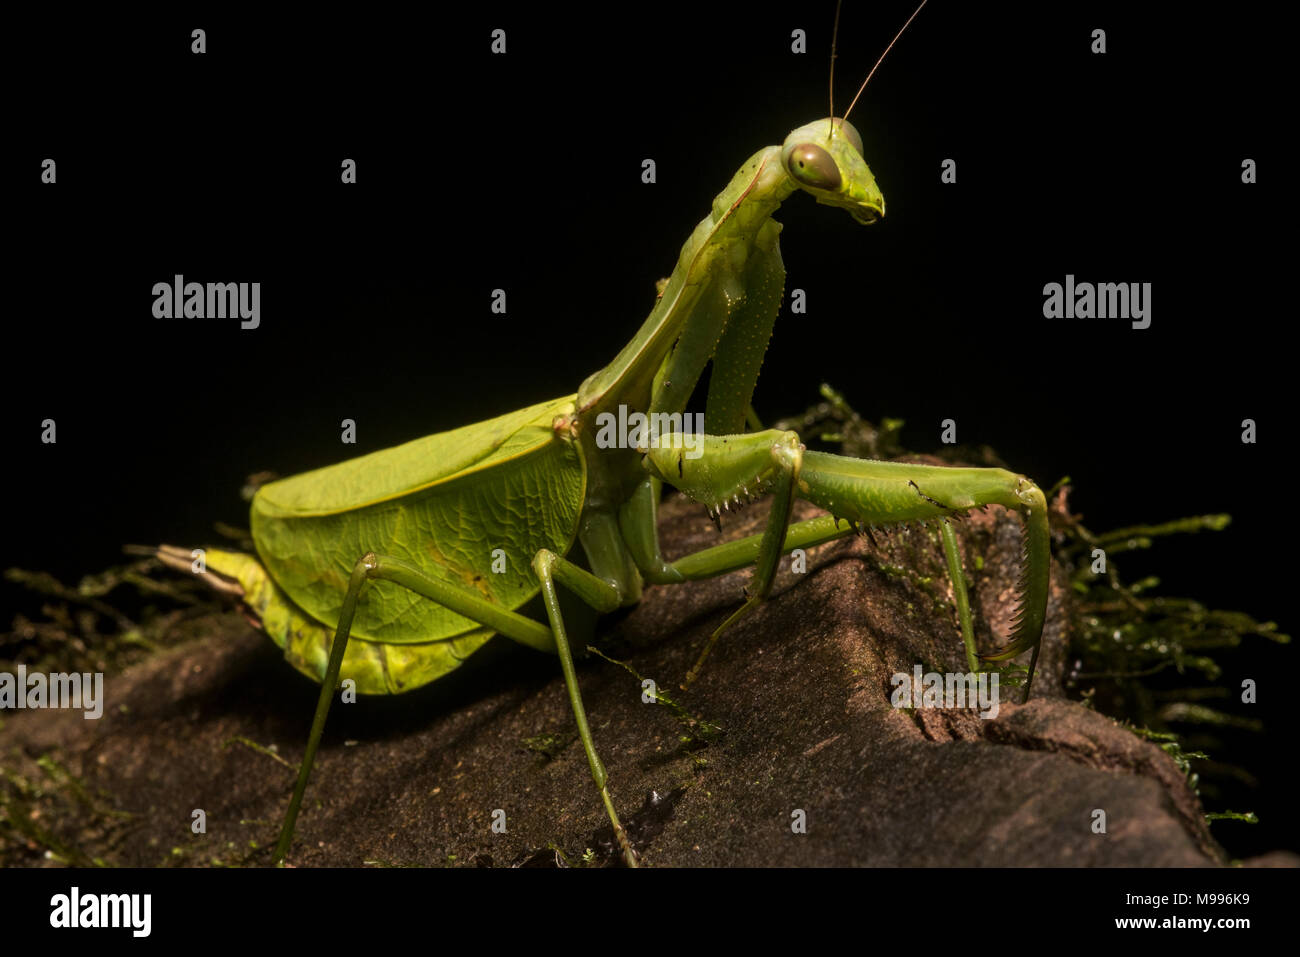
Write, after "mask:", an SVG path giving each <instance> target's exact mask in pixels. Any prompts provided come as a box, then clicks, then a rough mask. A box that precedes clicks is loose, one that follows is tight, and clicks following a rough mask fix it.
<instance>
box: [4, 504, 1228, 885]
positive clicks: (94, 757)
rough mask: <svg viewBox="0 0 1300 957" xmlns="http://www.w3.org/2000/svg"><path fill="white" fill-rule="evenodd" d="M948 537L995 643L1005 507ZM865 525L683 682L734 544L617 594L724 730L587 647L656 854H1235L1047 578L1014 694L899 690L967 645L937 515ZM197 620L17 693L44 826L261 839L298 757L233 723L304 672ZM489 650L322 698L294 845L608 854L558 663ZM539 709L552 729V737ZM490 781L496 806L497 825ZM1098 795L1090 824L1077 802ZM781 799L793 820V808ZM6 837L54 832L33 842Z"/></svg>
mask: <svg viewBox="0 0 1300 957" xmlns="http://www.w3.org/2000/svg"><path fill="white" fill-rule="evenodd" d="M802 514H803V515H804V516H806V515H809V514H812V512H811V510H805V511H804V512H803V513H802ZM763 515H764V510H763V508H762V507H759V506H755V507H754V508H753V509H751V510H747V511H745V512H743V513H741V514H740V515H739V516H738V517H735V518H732V519H731V521H730V523H729V524H728V525H727V526H726V528H725V532H726V536H727V537H731V536H733V535H738V534H740V533H742V532H753V531H758V530H760V529H761V522H762V518H763ZM661 525H662V528H663V535H664V539H665V548H666V551H667V553H668V554H670V555H680V554H683V553H684V552H686V551H690V550H694V549H698V548H702V547H707V546H709V545H712V544H715V543H717V541H718V534H717V532H716V531H715V530H714V528H713V526H712V524H711V523H710V522H709V521H708V520H707V519H706V517H705V515H704V512H703V509H702V507H700V506H698V505H693V504H691V503H689V502H686V501H685V500H681V499H672V500H670V501H669V502H667V503H666V504H665V506H664V508H663V511H662V515H661ZM961 540H962V546H963V550H964V552H965V554H966V556H967V568H968V571H969V573H970V574H971V577H972V578H973V579H974V580H975V588H974V591H973V594H972V601H973V603H974V606H975V611H976V614H977V628H978V631H979V632H980V637H981V647H984V648H990V649H991V648H993V647H995V646H996V644H997V641H998V638H997V637H996V636H999V635H1005V634H1006V633H1007V630H1008V624H1007V618H1008V616H1009V614H1010V612H1011V607H1010V605H1011V598H1012V588H1011V583H1012V582H1014V580H1015V578H1016V576H1017V573H1018V550H1019V540H1020V533H1019V520H1018V519H1017V518H1016V517H1015V516H1013V515H1010V514H1008V513H1005V512H1003V511H1001V510H997V509H990V510H989V511H988V512H986V513H981V514H979V515H977V516H975V517H973V518H972V519H971V520H969V521H968V522H966V523H963V525H962V527H961ZM878 541H879V545H878V546H872V545H871V544H870V543H868V542H865V541H861V540H856V539H850V540H844V541H841V542H837V543H833V544H830V545H828V546H824V547H823V548H821V549H820V550H816V551H814V552H813V553H811V554H810V555H809V556H808V571H807V573H806V574H804V575H795V574H792V572H791V571H790V568H789V564H788V563H786V564H785V565H783V570H782V572H781V574H780V576H779V578H778V581H777V587H776V589H775V593H774V595H773V599H772V600H771V601H770V602H769V603H768V604H767V605H766V606H764V607H763V608H762V609H760V610H759V611H758V612H756V613H755V614H753V615H752V616H751V617H750V618H748V619H747V620H745V621H744V622H742V623H741V624H740V625H738V626H737V627H736V628H734V629H733V630H732V631H731V632H730V633H728V634H727V635H725V636H724V638H723V639H722V641H721V642H720V643H719V645H718V646H717V648H716V649H715V651H714V652H713V654H712V656H711V657H710V659H709V663H708V666H707V667H706V669H705V671H704V673H703V675H702V677H701V678H700V680H699V681H698V682H697V683H696V684H695V685H694V686H693V688H692V689H691V691H690V692H689V693H688V692H681V691H679V690H678V687H677V686H678V683H679V682H680V680H681V679H682V677H683V676H684V675H685V673H686V671H687V669H688V668H689V667H690V665H691V663H692V662H693V661H694V658H695V655H696V654H698V651H699V649H700V647H701V645H702V643H703V641H704V640H705V639H706V638H707V636H708V634H709V632H710V631H711V630H712V629H713V628H714V627H716V626H717V624H719V623H720V622H721V621H722V620H723V618H724V617H725V616H726V615H727V614H729V613H730V611H731V610H733V609H734V608H735V607H736V606H737V604H738V601H739V600H740V597H741V589H742V587H743V585H744V583H745V582H746V580H747V578H748V575H749V572H748V571H744V572H739V573H736V574H732V575H729V576H726V577H724V578H721V579H718V580H716V581H712V582H701V583H695V584H692V585H688V586H679V587H672V588H651V589H648V590H647V593H646V596H645V600H644V601H643V602H642V603H641V604H640V605H639V606H637V607H636V608H634V609H632V610H631V611H630V612H626V613H624V614H623V615H622V616H621V617H618V616H616V617H614V618H612V619H606V621H605V622H604V625H603V639H602V647H603V648H604V650H605V651H606V653H607V654H609V655H610V656H611V657H613V658H616V659H619V660H622V661H624V662H626V663H627V664H628V665H630V666H631V667H632V668H634V669H635V670H636V671H637V672H639V673H640V674H641V675H644V676H646V677H648V678H653V679H655V680H656V681H658V682H659V683H660V684H661V685H662V687H663V688H664V689H665V690H666V691H668V693H669V694H670V695H673V696H674V697H675V699H676V700H678V701H679V702H680V703H681V704H682V705H683V706H684V707H685V708H686V709H688V710H689V711H690V712H691V713H693V714H695V715H698V716H700V717H702V718H703V719H705V720H707V721H709V722H712V723H713V724H716V725H718V726H720V727H721V728H722V729H723V733H722V734H721V735H720V736H717V737H715V738H713V739H711V740H708V741H703V740H700V738H701V736H700V735H698V734H697V735H695V736H694V737H693V736H692V734H691V732H690V730H689V729H688V726H687V725H686V724H685V723H684V722H683V721H682V720H681V719H679V717H678V716H676V715H675V713H674V710H673V709H672V708H670V707H667V706H664V705H655V704H644V703H642V699H641V692H642V689H641V684H640V681H638V680H637V678H636V677H635V676H634V675H632V674H630V673H629V672H628V671H626V670H624V669H623V668H620V667H618V666H617V665H615V664H613V663H610V662H609V661H605V660H602V659H600V658H597V657H594V656H592V657H589V658H588V659H586V661H585V662H583V663H582V664H581V665H580V667H579V673H580V678H581V681H582V687H583V693H584V696H585V698H586V703H587V709H588V713H589V715H590V716H591V720H592V727H593V732H594V734H595V736H596V743H597V747H598V748H599V749H600V751H601V754H602V757H603V758H604V761H605V763H606V765H607V767H608V769H609V773H610V782H611V787H612V790H613V793H614V797H615V801H616V803H617V805H618V806H619V808H620V809H621V812H622V814H623V815H624V821H625V822H626V823H627V824H628V826H629V831H630V832H631V833H632V835H633V837H634V840H635V841H636V843H637V845H638V848H639V850H640V852H641V853H642V855H643V857H644V860H645V862H646V863H647V864H651V865H656V866H674V865H728V866H729V865H751V866H754V865H758V866H761V865H940V866H942V865H962V864H973V865H1152V866H1170V865H1175V866H1177V865H1193V866H1195V865H1206V864H1215V863H1222V861H1223V855H1222V852H1221V850H1220V849H1219V848H1218V846H1217V845H1216V844H1215V843H1214V841H1213V840H1212V838H1211V837H1210V836H1209V833H1208V831H1207V829H1206V827H1205V825H1204V823H1203V821H1202V817H1201V813H1202V811H1201V807H1200V804H1199V802H1198V801H1197V799H1196V798H1195V796H1194V795H1193V794H1192V792H1191V791H1190V790H1189V788H1188V787H1187V785H1186V783H1185V780H1184V778H1183V775H1182V774H1181V773H1180V772H1179V770H1178V768H1177V767H1176V766H1175V765H1174V764H1173V762H1172V761H1171V760H1170V759H1169V758H1168V757H1167V756H1166V755H1165V754H1164V753H1163V752H1162V751H1160V750H1159V749H1158V748H1157V747H1155V746H1154V745H1151V744H1149V743H1147V742H1145V741H1143V740H1140V739H1139V738H1137V737H1135V736H1134V735H1132V734H1130V733H1129V732H1127V731H1125V730H1124V729H1123V728H1121V727H1119V726H1118V725H1116V724H1115V723H1114V722H1112V721H1110V720H1109V719H1107V718H1105V717H1102V716H1100V715H1097V714H1095V713H1093V712H1091V711H1089V710H1087V709H1085V708H1083V707H1082V706H1080V705H1077V704H1075V703H1072V702H1069V701H1066V700H1064V699H1062V698H1060V697H1059V692H1058V690H1057V689H1058V686H1059V678H1060V674H1061V669H1062V659H1063V655H1064V648H1065V641H1066V635H1065V633H1064V627H1065V625H1064V622H1065V620H1066V619H1065V614H1064V607H1063V604H1062V602H1063V600H1064V593H1063V591H1062V589H1061V585H1060V576H1057V580H1056V581H1055V582H1054V585H1053V588H1054V591H1053V599H1052V603H1051V607H1050V609H1049V613H1050V617H1049V621H1048V627H1047V632H1046V635H1045V638H1044V642H1045V644H1044V651H1043V654H1042V657H1041V659H1040V663H1039V665H1040V667H1039V676H1038V678H1037V679H1036V681H1035V698H1034V700H1033V701H1032V702H1031V703H1030V704H1028V705H1026V706H1020V705H1016V704H1013V703H1011V701H1012V699H1013V698H1015V699H1018V698H1019V692H1018V691H1017V692H1014V693H1013V692H1011V690H1010V689H1003V694H1002V703H1001V706H1000V711H999V713H998V715H997V717H996V718H994V719H992V720H982V719H980V718H979V717H977V716H976V714H975V713H974V712H971V711H957V710H946V711H945V710H933V709H931V710H926V709H921V710H917V711H907V710H896V709H895V708H893V707H892V706H891V704H890V692H891V683H890V677H891V675H893V674H894V673H895V672H909V673H910V672H911V671H912V669H913V666H914V665H916V664H920V665H922V666H923V668H924V670H926V671H931V670H935V671H941V672H947V671H962V670H965V669H964V666H963V662H964V655H963V652H962V647H961V642H960V639H959V635H958V631H957V625H956V616H955V613H954V612H953V610H952V606H951V603H950V600H949V588H948V583H947V579H946V575H945V573H944V566H943V563H942V558H941V552H940V550H939V549H938V547H937V536H934V535H932V534H931V533H927V532H925V531H923V530H915V531H912V532H910V533H906V534H903V533H899V534H896V535H894V536H890V537H889V538H879V539H878ZM975 555H980V556H982V557H983V561H984V567H983V568H982V569H981V570H979V571H975V570H974V562H973V560H972V559H973V556H975ZM796 585H797V586H798V587H794V586H796ZM203 629H204V631H205V632H206V634H205V636H204V639H203V640H202V641H199V642H195V643H191V644H188V645H185V646H182V647H181V648H179V649H177V650H175V651H173V652H171V653H168V654H165V655H162V656H159V657H157V658H154V659H153V660H151V661H149V662H147V663H146V664H144V665H141V666H138V667H136V668H134V669H132V670H130V671H128V672H127V673H125V674H123V675H118V676H110V677H109V678H108V679H107V695H108V707H107V709H106V714H105V717H104V718H103V719H102V720H100V721H84V720H82V718H81V717H80V714H79V713H77V714H73V713H66V712H64V713H54V712H43V713H31V712H24V713H18V714H15V715H13V716H11V717H9V718H7V720H6V722H5V724H4V726H3V729H2V730H0V754H3V760H4V762H5V765H6V768H8V769H9V770H11V771H12V772H13V773H15V774H18V775H21V776H23V777H24V778H26V779H28V780H38V779H41V777H42V772H40V771H39V770H38V769H37V768H36V767H35V764H34V759H35V758H37V757H39V756H41V755H43V754H47V753H50V754H52V755H53V756H54V757H55V758H56V759H57V760H58V761H59V762H60V764H61V765H62V766H64V767H66V768H67V769H68V770H69V771H71V772H72V774H74V775H75V776H76V777H78V778H79V779H81V781H82V784H83V785H84V789H85V793H86V794H87V795H88V796H89V797H88V799H87V800H81V799H78V798H76V796H75V794H73V793H72V791H70V790H69V789H68V788H67V787H65V788H63V789H62V792H60V791H59V789H58V788H50V789H49V792H50V793H47V794H45V795H44V796H33V797H31V803H30V805H25V807H26V808H27V809H28V812H29V813H30V815H31V820H32V821H33V822H34V823H35V824H37V825H39V828H40V829H41V830H42V831H44V832H45V833H47V834H50V835H54V836H56V837H57V838H58V840H59V841H61V842H62V844H63V845H64V846H66V847H68V848H72V849H75V851H77V852H79V853H81V854H84V855H86V856H87V857H94V856H98V857H102V858H103V859H105V860H107V861H109V862H112V863H119V864H124V865H156V864H164V865H166V864H169V863H171V864H203V863H209V862H211V861H213V860H214V859H215V860H220V861H223V862H227V863H229V862H236V863H248V864H257V863H265V862H266V861H267V860H268V857H269V854H268V850H267V848H268V847H269V846H270V845H273V844H274V840H275V836H276V833H277V830H278V824H279V819H280V815H281V814H282V813H283V811H284V807H285V804H286V802H287V799H288V795H289V792H290V790H291V788H292V783H293V773H292V771H291V770H290V769H289V768H288V767H286V766H285V765H284V764H281V763H279V762H277V761H276V760H274V759H273V758H272V757H269V756H267V755H266V754H263V753H259V752H258V751H256V750H254V749H252V748H250V747H248V746H246V745H244V744H241V743H230V742H231V739H233V738H235V737H237V736H238V737H241V738H246V739H250V740H251V741H254V742H257V743H259V744H262V745H266V746H275V747H276V748H278V750H279V752H280V753H281V754H282V755H284V756H285V757H286V758H288V759H289V760H291V761H293V760H297V757H298V756H299V755H300V754H301V749H302V746H303V743H304V740H305V737H306V733H307V727H308V724H309V722H310V718H311V712H312V708H313V702H314V700H315V687H314V686H313V685H311V684H310V683H309V682H308V681H307V680H306V679H303V678H300V677H299V676H298V675H297V674H296V673H294V672H293V671H292V670H291V669H289V668H288V667H287V666H286V665H284V663H283V662H282V661H280V660H279V659H278V657H277V650H276V649H275V648H274V647H273V646H272V645H271V643H270V642H269V641H268V640H267V639H266V638H265V637H264V636H262V635H261V634H260V633H258V632H256V631H254V630H252V629H251V628H249V627H248V626H247V625H246V624H244V623H243V621H242V620H241V619H240V617H239V616H238V615H237V614H235V613H233V612H232V613H230V614H227V615H221V616H213V617H212V618H210V619H208V620H206V621H205V622H204V623H203ZM486 652H487V653H486V654H485V655H484V656H483V658H482V660H476V661H474V662H473V663H472V664H471V665H470V666H467V667H466V668H463V669H461V672H460V673H458V674H456V675H454V676H452V677H451V678H450V679H448V680H447V681H444V682H441V683H439V684H438V685H435V686H434V687H432V688H429V689H424V690H422V691H419V692H416V693H414V694H411V695H408V696H405V697H403V698H400V699H386V700H375V701H371V700H366V701H362V702H361V703H358V704H353V705H347V706H339V705H336V706H335V708H334V711H333V713H332V715H331V718H330V725H329V727H328V728H327V731H326V737H325V742H324V744H323V746H322V749H321V755H320V759H319V761H318V764H317V770H316V776H315V778H314V779H313V782H312V785H311V787H310V789H309V791H308V800H307V803H306V805H305V806H304V811H303V815H302V817H301V818H300V820H299V825H298V840H297V842H296V843H295V846H294V850H293V853H292V855H291V862H292V863H294V864H296V865H298V866H322V865H360V864H362V863H363V862H366V861H382V862H387V863H393V864H432V865H438V864H445V863H449V862H451V863H456V864H461V865H464V864H471V865H487V864H491V865H495V866H506V865H515V864H523V863H527V864H533V865H544V866H553V865H554V864H555V863H556V861H557V858H559V857H560V855H557V853H556V849H559V851H560V852H561V854H562V855H563V857H564V858H565V859H567V860H568V861H569V862H570V863H580V859H581V856H582V855H583V853H584V851H585V850H586V849H588V848H590V849H592V850H593V852H594V855H593V857H592V860H593V861H595V862H605V861H608V860H609V859H610V858H611V857H612V856H613V855H612V854H611V849H610V843H611V836H610V832H609V828H608V825H607V823H606V821H605V817H604V813H603V810H602V807H601V803H600V800H599V798H598V796H597V794H596V792H595V789H594V788H593V787H592V785H591V780H590V777H589V773H588V770H587V762H586V759H585V757H584V755H583V752H582V749H581V747H580V745H579V744H578V743H577V741H576V739H574V738H573V735H572V719H571V716H570V713H569V710H568V704H567V699H566V697H565V694H564V690H563V684H562V682H561V680H560V678H559V669H558V667H557V666H556V664H555V661H554V660H553V659H550V658H548V657H546V656H543V655H539V654H536V653H533V652H530V651H527V650H523V649H515V648H513V647H512V646H509V645H508V644H505V643H502V644H501V645H500V646H497V645H496V644H495V643H494V645H492V646H489V648H488V649H486ZM545 735H552V736H556V738H557V739H558V743H557V742H556V741H555V740H552V741H551V743H550V744H548V745H545V746H544V745H542V744H539V743H538V741H537V739H538V738H539V737H541V736H545ZM526 741H528V742H531V743H532V747H530V746H529V745H528V744H526V743H525V742H526ZM542 751H549V752H550V754H549V755H548V754H545V753H542ZM651 792H654V793H655V794H657V795H658V800H657V801H655V800H651V799H650V798H649V795H650V794H651ZM69 795H72V796H69ZM638 807H639V808H640V810H637V808H638ZM195 808H202V809H203V810H204V811H205V813H206V817H207V833H206V834H205V835H195V834H193V833H191V830H190V823H191V814H192V811H193V810H194V809H195ZM497 809H501V810H504V811H505V821H506V832H505V833H504V834H497V833H494V832H493V830H492V826H491V825H492V822H493V812H494V811H495V810H497ZM1098 809H1100V810H1103V811H1105V814H1106V833H1105V834H1096V833H1094V832H1093V829H1092V825H1093V820H1094V811H1095V810H1098ZM796 810H802V811H803V812H804V814H805V815H806V821H807V833H804V834H796V833H793V832H792V829H791V822H792V812H794V811H796ZM127 815H129V816H127ZM250 842H256V843H257V845H259V847H260V850H253V849H251V846H250ZM34 846H35V845H32V847H33V848H34ZM6 857H7V858H8V860H6V862H5V863H8V864H21V863H37V862H40V861H41V860H42V857H41V854H40V852H39V851H37V850H34V849H23V848H22V847H18V848H16V849H15V848H13V847H11V848H10V851H9V853H7V855H6Z"/></svg>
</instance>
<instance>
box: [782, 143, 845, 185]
mask: <svg viewBox="0 0 1300 957" xmlns="http://www.w3.org/2000/svg"><path fill="white" fill-rule="evenodd" d="M785 168H786V170H788V171H789V173H790V175H791V176H793V177H794V178H795V179H796V180H798V182H799V183H800V184H802V185H804V186H811V187H812V188H813V189H839V188H840V168H839V167H838V166H836V165H835V160H834V159H832V158H831V154H830V153H828V152H826V151H825V150H824V149H822V148H821V147H820V146H818V145H817V144H816V143H800V144H799V145H797V146H795V147H794V148H793V149H792V150H790V152H789V154H788V155H787V156H786V160H785Z"/></svg>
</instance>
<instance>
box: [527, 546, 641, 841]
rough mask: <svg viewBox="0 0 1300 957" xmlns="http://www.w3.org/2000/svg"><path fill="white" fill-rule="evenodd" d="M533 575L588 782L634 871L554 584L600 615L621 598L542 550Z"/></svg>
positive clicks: (609, 587) (614, 590)
mask: <svg viewBox="0 0 1300 957" xmlns="http://www.w3.org/2000/svg"><path fill="white" fill-rule="evenodd" d="M533 571H535V572H536V573H537V577H538V578H539V579H540V580H541V583H542V601H543V602H544V603H545V605H546V616H547V618H549V619H550V622H551V634H552V635H553V636H554V638H555V653H556V654H557V655H558V656H559V658H560V669H561V670H562V671H563V672H564V683H565V685H566V687H567V688H568V689H569V704H570V706H571V707H572V708H573V718H574V721H576V722H577V725H578V737H579V738H581V739H582V748H583V750H584V751H585V752H586V753H587V764H588V765H589V766H590V768H591V779H592V780H593V781H595V782H596V788H597V789H598V790H599V791H600V799H601V800H602V801H603V802H604V803H605V810H606V812H607V813H608V814H609V822H610V824H612V825H613V827H614V837H615V839H616V840H617V841H618V845H619V849H620V850H621V851H622V852H623V860H624V861H626V862H627V865H628V866H629V867H636V866H637V864H636V854H635V853H634V852H633V850H632V844H631V842H629V841H628V839H627V832H626V831H625V830H624V829H623V825H622V823H621V822H620V821H619V819H618V812H617V811H615V810H614V801H613V799H612V798H611V797H610V794H609V778H608V775H607V774H606V773H605V764H604V762H602V761H601V760H600V755H598V754H597V753H596V744H595V742H594V741H592V738H591V728H590V727H588V725H587V709H586V707H585V706H584V705H583V703H582V692H581V690H579V688H578V675H577V672H576V670H575V669H574V667H573V653H572V651H570V649H569V638H568V635H567V633H566V632H565V628H564V618H563V616H562V615H561V614H560V599H559V595H558V593H557V592H556V590H555V585H556V582H560V583H562V584H563V585H564V586H565V587H566V588H568V589H569V590H570V591H572V592H574V593H575V594H576V595H577V596H578V597H579V598H581V599H582V600H583V601H585V602H586V603H587V604H588V605H590V606H591V607H593V608H595V609H596V610H597V611H599V612H601V613H605V612H611V611H613V610H614V609H616V608H617V607H618V606H619V605H620V604H621V603H622V596H621V595H620V594H619V591H618V589H617V588H615V587H614V586H613V585H611V584H610V583H609V582H607V581H605V580H604V579H601V578H597V577H596V576H595V575H593V574H592V573H591V572H589V571H586V570H585V569H582V568H579V567H578V566H577V565H575V564H573V562H571V561H569V560H568V559H566V558H561V557H560V556H559V555H556V554H555V553H554V552H552V551H550V550H548V549H545V548H543V549H542V550H541V551H539V552H538V553H537V555H536V556H535V557H534V558H533Z"/></svg>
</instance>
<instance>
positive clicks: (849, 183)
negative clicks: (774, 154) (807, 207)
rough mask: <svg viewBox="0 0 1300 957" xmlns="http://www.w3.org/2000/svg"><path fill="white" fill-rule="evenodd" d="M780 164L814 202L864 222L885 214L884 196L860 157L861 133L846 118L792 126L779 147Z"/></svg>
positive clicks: (865, 223)
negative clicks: (836, 207)
mask: <svg viewBox="0 0 1300 957" xmlns="http://www.w3.org/2000/svg"><path fill="white" fill-rule="evenodd" d="M781 165H782V166H783V167H784V169H785V172H786V174H787V175H788V176H789V177H790V178H791V179H792V180H794V182H795V184H796V185H798V186H799V188H800V189H803V190H805V191H807V192H809V193H811V194H812V195H813V198H815V199H816V200H817V202H819V203H824V204H825V205H827V206H839V207H840V208H842V209H846V210H848V211H849V215H850V216H852V217H853V218H854V220H856V221H857V222H859V223H861V224H863V225H864V226H865V225H868V224H870V223H874V222H875V221H876V220H878V219H880V218H881V217H883V216H884V215H885V197H884V196H883V195H881V192H880V187H878V186H877V185H876V180H875V177H874V176H872V175H871V170H869V169H867V163H866V160H864V159H863V158H862V137H861V136H859V135H858V131H857V130H856V129H854V128H853V124H852V123H850V122H849V121H848V120H842V119H825V120H817V121H815V122H812V123H809V124H807V125H806V126H801V127H799V128H798V129H797V130H794V131H793V132H792V133H791V134H790V135H789V136H787V137H786V138H785V144H784V145H783V146H782V147H781Z"/></svg>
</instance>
